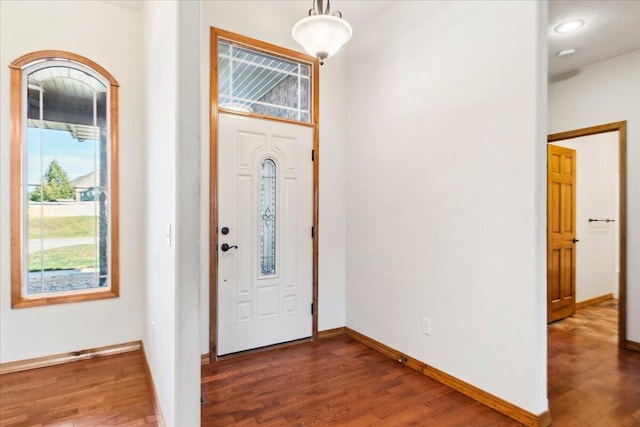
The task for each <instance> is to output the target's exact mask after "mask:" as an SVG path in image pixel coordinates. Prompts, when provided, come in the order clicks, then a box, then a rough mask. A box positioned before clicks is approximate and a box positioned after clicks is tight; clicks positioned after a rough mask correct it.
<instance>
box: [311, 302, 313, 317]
mask: <svg viewBox="0 0 640 427" xmlns="http://www.w3.org/2000/svg"><path fill="white" fill-rule="evenodd" d="M311 314H312V315H313V303H311Z"/></svg>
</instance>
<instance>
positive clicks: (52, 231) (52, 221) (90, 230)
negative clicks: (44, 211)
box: [29, 216, 98, 239]
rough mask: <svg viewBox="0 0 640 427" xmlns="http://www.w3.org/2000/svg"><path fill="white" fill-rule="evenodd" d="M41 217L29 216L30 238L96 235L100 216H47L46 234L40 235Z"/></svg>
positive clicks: (45, 218) (44, 219)
mask: <svg viewBox="0 0 640 427" xmlns="http://www.w3.org/2000/svg"><path fill="white" fill-rule="evenodd" d="M40 219H41V218H40V217H29V238H30V239H40V238H44V239H60V238H69V237H95V235H96V223H97V221H98V218H96V217H94V216H59V217H55V216H45V217H43V218H42V220H43V221H42V222H43V223H44V236H40Z"/></svg>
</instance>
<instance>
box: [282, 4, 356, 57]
mask: <svg viewBox="0 0 640 427" xmlns="http://www.w3.org/2000/svg"><path fill="white" fill-rule="evenodd" d="M351 34H352V30H351V25H349V23H348V22H347V21H345V20H344V19H342V18H339V17H337V16H332V15H312V16H308V17H306V18H303V19H301V20H300V21H298V22H297V23H296V25H294V26H293V29H292V30H291V35H292V36H293V39H294V40H295V41H296V43H298V44H299V45H301V46H302V47H303V48H304V50H305V51H307V53H308V54H309V55H312V56H315V57H317V58H318V59H319V60H320V64H322V63H323V62H324V60H325V59H326V58H328V57H330V56H331V55H334V54H335V53H336V52H338V50H340V48H341V47H342V45H343V44H345V43H346V42H348V41H349V39H350V38H351Z"/></svg>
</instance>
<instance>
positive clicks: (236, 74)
mask: <svg viewBox="0 0 640 427" xmlns="http://www.w3.org/2000/svg"><path fill="white" fill-rule="evenodd" d="M218 43H219V50H218V52H219V58H218V91H219V99H218V102H219V106H220V108H222V109H227V110H233V111H242V112H248V113H255V114H261V115H266V116H271V117H278V118H284V119H289V120H296V121H302V122H306V123H308V122H309V121H310V117H311V114H310V111H311V110H310V108H311V107H310V102H309V99H310V87H311V85H310V80H309V79H310V77H309V73H310V68H311V67H310V66H309V65H306V64H298V63H296V62H293V61H289V60H286V59H282V58H278V57H275V56H272V55H268V54H265V53H262V52H256V51H252V50H250V49H247V48H244V47H240V46H236V45H231V44H229V43H226V42H222V41H220V42H218Z"/></svg>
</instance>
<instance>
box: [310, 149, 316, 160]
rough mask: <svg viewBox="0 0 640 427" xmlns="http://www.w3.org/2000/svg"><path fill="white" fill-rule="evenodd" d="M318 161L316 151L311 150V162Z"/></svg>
mask: <svg viewBox="0 0 640 427" xmlns="http://www.w3.org/2000/svg"><path fill="white" fill-rule="evenodd" d="M315 160H316V150H311V161H312V162H313V161H315Z"/></svg>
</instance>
